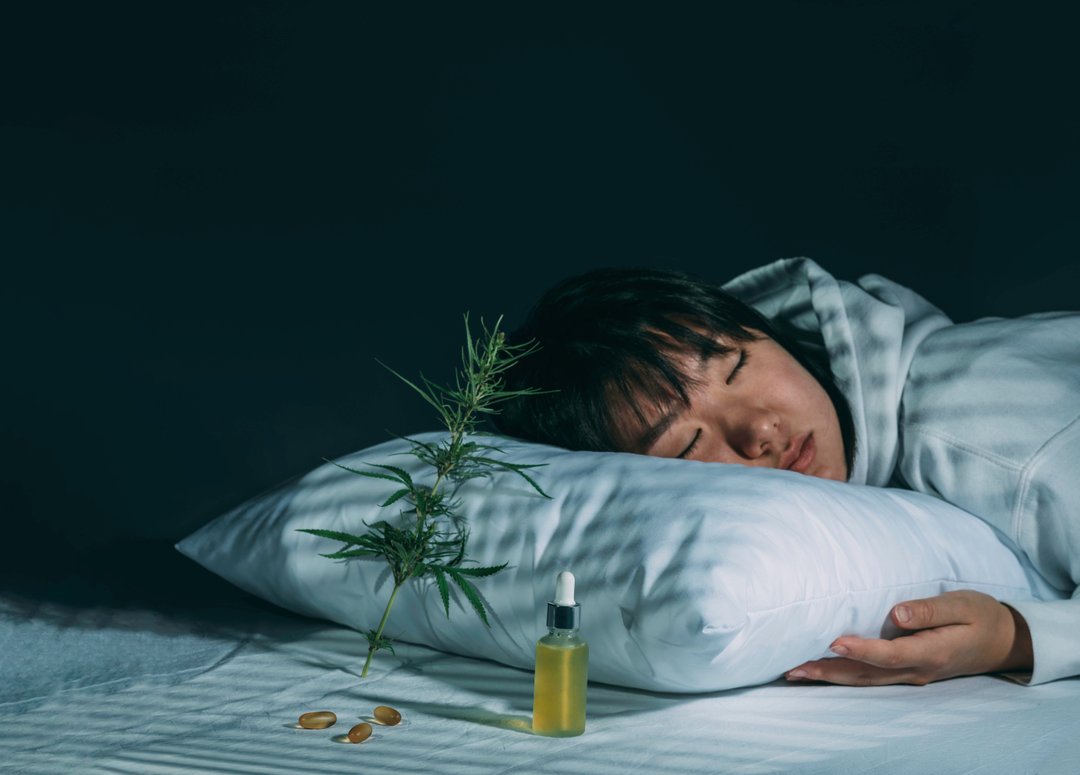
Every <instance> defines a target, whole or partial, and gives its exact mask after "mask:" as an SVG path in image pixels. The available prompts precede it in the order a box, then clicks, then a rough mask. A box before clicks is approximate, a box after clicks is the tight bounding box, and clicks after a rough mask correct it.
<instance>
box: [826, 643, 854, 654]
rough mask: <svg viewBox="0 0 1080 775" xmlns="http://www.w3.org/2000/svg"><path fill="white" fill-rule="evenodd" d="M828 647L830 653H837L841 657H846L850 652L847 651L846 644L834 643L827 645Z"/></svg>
mask: <svg viewBox="0 0 1080 775" xmlns="http://www.w3.org/2000/svg"><path fill="white" fill-rule="evenodd" d="M829 649H830V650H831V651H832V653H834V654H839V655H840V656H842V657H846V656H847V655H848V654H850V653H851V652H850V651H848V647H847V646H841V645H839V644H837V643H834V644H833V645H832V646H829Z"/></svg>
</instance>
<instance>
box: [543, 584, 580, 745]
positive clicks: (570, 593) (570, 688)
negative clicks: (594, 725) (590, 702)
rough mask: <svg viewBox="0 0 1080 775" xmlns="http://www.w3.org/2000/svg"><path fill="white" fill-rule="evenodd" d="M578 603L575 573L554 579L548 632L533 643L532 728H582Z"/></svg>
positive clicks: (559, 733) (572, 731)
mask: <svg viewBox="0 0 1080 775" xmlns="http://www.w3.org/2000/svg"><path fill="white" fill-rule="evenodd" d="M580 623H581V606H580V605H578V604H577V602H575V600H574V574H572V573H570V572H569V571H563V572H561V573H560V574H559V575H558V576H557V577H556V579H555V599H554V600H552V601H551V602H550V603H548V604H547V627H548V634H547V635H545V636H544V637H542V638H540V640H539V641H537V643H536V673H535V676H534V679H533V732H535V733H536V734H538V735H548V736H550V737H572V736H574V735H580V734H581V733H582V732H584V731H585V694H586V687H587V684H588V668H589V646H588V644H587V643H586V642H585V641H584V640H583V639H582V638H581V635H580V633H579V631H578V627H579V625H580Z"/></svg>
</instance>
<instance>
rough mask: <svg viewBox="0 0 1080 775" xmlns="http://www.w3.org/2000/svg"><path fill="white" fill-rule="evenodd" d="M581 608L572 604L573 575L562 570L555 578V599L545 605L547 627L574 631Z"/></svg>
mask: <svg viewBox="0 0 1080 775" xmlns="http://www.w3.org/2000/svg"><path fill="white" fill-rule="evenodd" d="M580 621H581V606H580V605H578V604H577V603H576V602H574V574H573V573H571V572H570V571H568V570H564V571H562V572H561V573H559V575H558V576H556V577H555V599H554V600H552V601H551V602H550V603H548V604H547V626H548V627H555V628H558V629H562V630H576V629H577V628H578V624H579V622H580Z"/></svg>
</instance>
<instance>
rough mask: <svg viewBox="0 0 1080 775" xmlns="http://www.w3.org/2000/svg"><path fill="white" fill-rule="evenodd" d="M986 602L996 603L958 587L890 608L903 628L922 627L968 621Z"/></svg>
mask: <svg viewBox="0 0 1080 775" xmlns="http://www.w3.org/2000/svg"><path fill="white" fill-rule="evenodd" d="M987 602H990V603H995V604H996V603H997V601H996V600H994V599H993V598H992V597H990V596H989V595H984V594H982V593H981V592H974V591H972V590H969V589H962V590H958V591H955V592H945V593H943V594H941V595H937V596H935V597H925V598H921V599H918V600H908V601H906V602H903V603H900V604H899V605H897V606H895V607H894V608H893V609H892V612H891V614H892V619H893V621H894V622H896V624H897V626H899V627H902V628H903V629H905V630H922V629H925V628H927V627H942V626H944V625H947V624H970V623H971V622H972V621H974V620H975V618H976V617H977V615H978V612H979V610H980V609H981V608H983V607H985V606H986V604H987Z"/></svg>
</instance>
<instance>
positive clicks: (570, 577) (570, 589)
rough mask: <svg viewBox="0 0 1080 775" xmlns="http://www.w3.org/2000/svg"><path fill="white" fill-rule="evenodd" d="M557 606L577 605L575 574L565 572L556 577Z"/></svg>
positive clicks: (555, 600) (554, 601)
mask: <svg viewBox="0 0 1080 775" xmlns="http://www.w3.org/2000/svg"><path fill="white" fill-rule="evenodd" d="M552 602H553V603H555V605H577V603H575V602H574V574H573V573H571V572H570V571H568V570H564V571H563V572H562V573H560V574H559V575H558V576H556V577H555V599H554V600H553V601H552Z"/></svg>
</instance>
